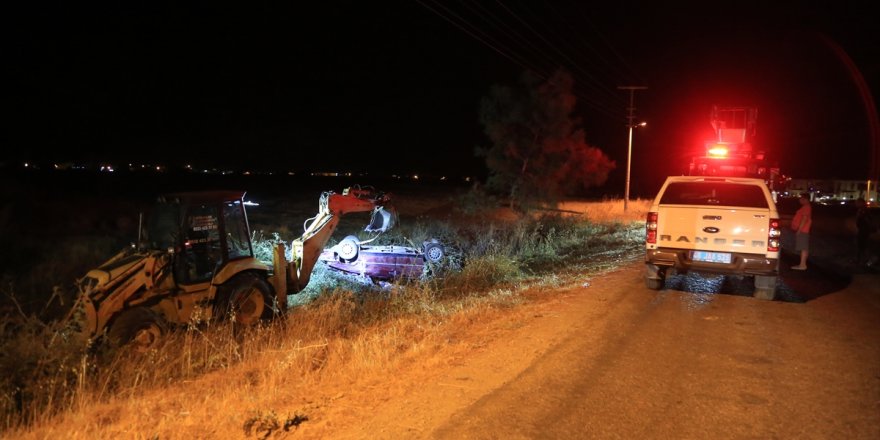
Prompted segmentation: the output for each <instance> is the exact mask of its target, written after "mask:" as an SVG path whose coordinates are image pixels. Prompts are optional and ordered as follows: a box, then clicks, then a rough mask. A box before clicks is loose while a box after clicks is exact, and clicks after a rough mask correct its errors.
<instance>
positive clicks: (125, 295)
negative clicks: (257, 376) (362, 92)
mask: <svg viewBox="0 0 880 440" xmlns="http://www.w3.org/2000/svg"><path fill="white" fill-rule="evenodd" d="M244 196H245V192H243V191H212V192H194V193H180V194H171V195H167V196H163V197H161V198H160V200H159V203H158V204H157V205H156V207H155V210H154V212H153V215H152V216H151V218H150V219H149V221H148V222H147V223H148V224H147V226H146V227H143V228H141V230H142V231H143V236H142V237H140V238H139V240H138V242H139V243H138V244H137V245H135V246H132V247H129V248H126V249H124V250H122V251H121V252H119V253H118V254H117V255H115V256H113V257H112V258H111V259H110V260H108V261H107V262H105V263H104V264H102V265H101V266H100V267H98V268H96V269H93V270H90V271H89V272H88V273H87V274H86V276H84V277H83V278H82V279H81V280H79V281H78V283H77V286H78V288H79V296H78V300H77V304H76V306H75V307H74V308H73V310H72V311H71V313H70V315H69V318H70V319H71V320H73V322H77V323H79V324H80V326H81V328H80V329H79V330H80V331H81V332H83V333H84V335H85V336H86V337H87V338H88V340H89V341H90V342H91V343H95V342H97V341H106V342H107V343H109V344H110V345H114V346H121V345H126V344H132V345H133V346H134V348H135V349H137V350H139V351H145V350H148V349H149V348H151V347H154V346H155V344H156V343H157V342H158V341H159V340H160V338H161V337H162V336H163V335H164V334H165V333H166V332H167V331H168V330H169V329H170V328H171V327H172V326H174V325H186V324H191V323H199V322H206V321H209V320H224V319H230V320H233V322H234V323H235V324H236V325H244V326H247V325H253V324H256V323H258V322H260V321H262V320H267V319H271V318H273V317H275V316H277V315H279V314H281V313H283V312H284V311H285V310H286V309H287V296H288V295H292V294H295V293H298V292H300V291H301V290H302V289H304V288H305V287H306V285H308V283H309V278H310V276H311V273H312V269H313V268H314V266H315V263H316V262H317V260H318V258H319V256H320V255H321V252H322V251H323V250H324V246H325V245H326V244H327V242H328V240H329V239H330V236H331V235H332V234H333V231H334V229H335V228H336V226H337V224H338V222H339V219H340V216H342V215H345V214H348V213H354V212H372V217H371V220H370V223H369V224H368V226H367V227H366V229H365V230H366V231H370V232H384V231H386V230H388V229H390V228H392V227H393V226H394V223H395V222H396V213H395V211H394V209H393V207H391V205H390V196H389V195H388V194H385V193H381V192H377V191H375V190H372V189H364V188H361V187H351V188H346V189H345V190H344V191H343V192H342V193H335V192H332V191H327V192H324V193H322V194H321V196H320V198H319V203H318V213H317V215H316V216H315V217H312V218H310V219H309V220H307V221H306V222H305V224H304V229H305V231H304V232H303V234H302V236H301V237H299V238H297V239H295V240H293V241H292V243H290V248H289V249H288V247H287V246H286V245H285V244H284V243H279V244H277V245H276V247H275V249H274V256H273V261H272V265H271V266H269V265H268V264H264V263H263V262H261V261H259V260H257V259H256V258H255V257H254V250H253V246H252V243H251V231H250V227H249V225H248V219H247V214H246V211H245V205H246V203H245V201H244ZM288 255H290V257H288Z"/></svg>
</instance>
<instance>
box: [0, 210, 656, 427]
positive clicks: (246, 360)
mask: <svg viewBox="0 0 880 440" xmlns="http://www.w3.org/2000/svg"><path fill="white" fill-rule="evenodd" d="M648 204H649V202H647V201H631V202H630V206H629V209H628V210H627V211H626V212H625V213H624V211H623V206H622V202H621V201H605V202H570V203H566V204H563V205H561V206H560V209H564V210H566V211H572V212H569V213H568V214H574V215H558V214H553V215H543V216H537V217H535V218H521V219H519V220H518V221H516V222H513V223H505V222H501V221H499V222H497V223H496V222H494V221H486V222H483V223H480V224H465V225H452V224H448V223H435V224H425V223H418V222H416V223H414V224H413V225H411V226H409V227H408V229H402V230H401V231H398V232H397V233H399V234H401V235H399V236H397V237H391V238H390V239H396V240H400V239H409V240H412V241H416V240H420V239H422V238H424V237H428V236H437V235H439V236H441V237H443V238H444V240H445V242H447V243H448V244H451V248H453V249H456V250H457V252H459V258H460V259H461V260H460V263H461V264H460V266H459V267H456V268H455V269H456V270H451V271H448V272H443V271H441V272H439V273H438V276H435V277H433V278H427V279H424V280H421V281H417V282H401V283H398V284H395V285H392V286H390V287H389V288H387V289H380V288H377V287H373V288H367V289H364V288H360V289H359V288H355V287H354V285H351V286H348V285H345V284H342V283H340V282H339V279H338V278H336V279H334V277H333V276H332V274H328V273H323V272H316V274H315V275H316V277H315V280H314V281H315V282H314V284H315V285H316V286H317V287H316V286H310V287H311V288H312V289H314V290H313V291H312V292H311V293H308V294H307V295H310V298H313V299H311V300H307V301H303V302H302V304H303V305H301V306H298V307H295V308H294V309H293V310H292V311H291V313H289V314H288V315H287V316H286V317H285V318H284V319H281V320H278V321H276V322H274V323H272V324H271V325H269V326H268V327H266V328H255V329H251V330H249V331H246V332H243V333H239V334H236V333H234V332H233V331H232V329H231V328H229V327H228V326H226V325H223V324H219V325H213V326H191V327H190V328H189V329H187V330H186V331H180V332H175V333H173V334H172V336H170V337H169V338H167V340H166V341H164V344H163V345H162V346H161V347H159V348H158V349H157V350H155V351H153V352H150V353H147V354H144V355H135V354H133V353H116V354H112V353H105V355H104V356H95V355H94V354H92V353H83V352H77V351H75V350H73V349H71V347H70V346H69V341H65V340H64V339H63V338H59V337H58V336H57V334H55V333H52V332H51V331H50V329H49V328H48V327H40V326H39V325H37V326H35V327H34V330H31V331H30V333H28V332H24V333H22V332H21V328H19V329H18V330H17V333H15V334H16V335H18V337H5V338H4V340H3V342H4V346H3V347H2V348H3V350H4V353H16V355H18V354H25V353H24V352H27V354H26V356H25V357H26V360H27V362H26V363H24V364H22V365H23V366H24V367H20V368H25V367H26V368H27V369H28V370H27V371H26V372H23V371H21V369H19V372H18V373H17V375H14V376H12V379H13V380H12V381H8V380H7V382H6V383H4V384H3V387H4V388H3V392H4V395H3V399H4V400H3V406H2V408H3V410H4V423H3V425H4V426H3V429H4V430H5V435H8V436H12V437H16V438H55V437H63V438H71V439H76V438H117V437H123V438H241V437H260V438H267V437H269V436H279V435H286V434H289V433H292V432H293V431H295V430H296V429H297V426H298V425H299V424H300V423H310V424H317V423H325V421H317V420H311V421H307V420H306V419H308V418H309V414H315V413H317V412H320V411H319V410H320V408H322V407H326V406H328V405H332V402H333V401H334V400H335V399H339V398H340V396H338V395H336V394H334V395H327V394H326V393H325V392H324V390H325V389H334V390H335V389H339V386H340V384H343V386H346V384H347V386H349V387H356V388H362V387H365V386H367V387H368V386H370V385H369V384H370V383H375V382H376V381H381V380H382V378H383V377H384V376H385V375H387V374H392V373H393V372H394V371H399V370H400V369H403V368H411V367H413V365H412V364H413V363H414V362H416V361H418V362H419V366H420V367H423V368H430V367H431V366H432V365H433V364H441V363H445V362H448V359H450V350H468V349H470V347H466V346H455V345H450V344H449V341H453V340H455V339H456V337H455V335H456V333H457V332H459V331H461V330H462V329H464V328H466V327H468V326H471V325H474V323H484V322H487V321H491V320H493V319H496V318H497V317H498V316H499V313H500V312H499V311H500V310H504V309H507V308H509V307H511V306H514V305H516V304H519V303H522V302H523V301H528V299H527V297H526V296H524V295H522V292H523V291H524V290H525V289H526V288H528V287H529V286H535V285H540V286H544V287H556V286H564V285H567V284H569V283H571V282H573V280H574V279H575V277H579V278H582V277H583V276H584V275H586V274H589V273H590V272H594V271H603V270H607V269H609V268H611V267H613V266H614V265H615V264H619V263H620V262H621V261H623V260H627V259H631V258H632V257H633V255H635V254H636V253H637V251H638V249H640V246H641V240H642V237H641V235H640V232H641V229H640V228H641V226H640V223H639V222H642V221H643V220H644V216H645V212H646V211H647V206H648ZM340 286H347V287H346V288H340ZM4 333H5V332H4ZM10 335H12V333H9V334H6V335H4V336H10ZM22 335H24V336H26V337H27V338H32V340H31V343H30V345H27V341H28V340H29V339H22V338H21V336H22ZM23 343H24V344H25V345H24V346H23V345H21V344H23ZM25 346H27V347H30V348H29V349H28V350H25V349H24V347H25ZM17 352H18V353H17ZM14 358H15V355H6V358H5V360H6V361H10V362H8V365H4V367H8V366H10V365H13V364H14V362H12V361H14V360H15V359H14ZM331 385H332V386H331Z"/></svg>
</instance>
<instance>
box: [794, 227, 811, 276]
mask: <svg viewBox="0 0 880 440" xmlns="http://www.w3.org/2000/svg"><path fill="white" fill-rule="evenodd" d="M809 238H810V236H809V235H807V234H802V233H798V234H796V236H795V247H794V250H795V251H800V253H801V261H800V264H798V265H797V266H792V267H791V268H792V269H795V270H806V269H807V257H808V256H809Z"/></svg>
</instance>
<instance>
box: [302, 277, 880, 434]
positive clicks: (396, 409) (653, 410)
mask: <svg viewBox="0 0 880 440" xmlns="http://www.w3.org/2000/svg"><path fill="white" fill-rule="evenodd" d="M641 271H642V264H641V263H634V264H631V265H628V266H626V267H625V268H623V269H621V270H618V271H616V272H612V273H610V274H607V275H603V276H601V277H596V278H594V279H591V280H585V283H584V286H583V287H579V288H576V289H572V290H569V291H565V292H553V294H552V295H546V296H545V295H544V294H545V293H547V292H543V293H542V292H535V293H534V295H533V296H534V297H535V298H537V300H536V301H535V302H534V303H532V304H529V305H527V306H525V307H521V308H517V310H514V311H511V312H510V314H509V315H508V316H506V317H504V318H502V319H499V320H496V321H493V322H490V323H486V324H485V327H484V328H482V330H481V331H480V332H478V333H474V332H473V331H472V332H470V333H468V334H460V335H457V337H458V338H461V339H469V340H470V341H471V342H472V343H473V345H472V347H476V349H475V350H473V351H472V352H471V353H467V354H461V355H460V356H456V357H454V358H453V359H449V361H448V363H446V364H444V365H440V366H434V365H432V366H431V367H430V368H428V367H427V366H426V368H425V369H418V368H417V369H414V370H413V371H410V372H408V373H407V374H397V375H394V376H391V377H389V378H388V381H387V382H384V383H379V384H375V386H374V387H373V389H371V390H370V391H369V393H370V396H371V397H370V398H360V399H359V398H358V395H361V396H362V394H361V393H357V392H355V393H352V394H350V395H348V396H346V397H347V398H344V399H340V401H339V402H337V404H336V405H334V407H335V408H333V410H331V411H329V412H328V413H327V414H325V415H324V417H322V418H324V419H325V420H333V419H335V420H334V422H329V423H318V424H317V425H313V426H311V427H306V426H304V427H303V428H305V429H304V430H301V431H300V432H299V433H298V434H299V435H298V436H299V437H300V438H303V436H304V437H310V436H311V435H315V436H316V437H322V436H326V435H332V437H333V438H387V439H401V438H455V439H458V438H498V439H516V438H530V439H531V438H676V439H683V438H695V439H696V438H715V439H718V438H800V439H804V438H815V439H826V438H827V439H832V438H835V439H837V438H846V439H861V438H864V439H875V438H880V286H878V283H877V281H878V277H877V276H876V275H857V276H856V277H854V278H853V280H852V282H851V283H850V284H849V285H847V286H846V287H845V288H843V289H841V290H838V291H835V292H830V293H828V294H824V295H822V296H820V297H817V298H815V299H811V300H809V301H806V302H786V301H773V302H766V301H758V300H755V299H752V298H750V297H746V296H738V295H728V294H703V293H694V292H684V291H679V290H674V289H666V290H663V291H660V292H654V291H650V290H647V289H646V288H645V287H644V286H643V282H642V278H641V273H642V272H641ZM476 328H480V326H476ZM474 341H476V342H474ZM451 343H457V342H456V341H451ZM367 402H370V406H371V408H369V409H368V408H364V407H363V406H361V405H363V404H365V403H367ZM377 402H378V403H377ZM328 409H329V408H328ZM316 421H318V420H316ZM355 421H356V422H355Z"/></svg>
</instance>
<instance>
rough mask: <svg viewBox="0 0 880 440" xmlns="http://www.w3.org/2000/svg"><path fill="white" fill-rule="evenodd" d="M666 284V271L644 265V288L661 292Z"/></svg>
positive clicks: (650, 265)
mask: <svg viewBox="0 0 880 440" xmlns="http://www.w3.org/2000/svg"><path fill="white" fill-rule="evenodd" d="M665 283H666V269H665V268H660V267H658V266H656V265H653V264H646V265H645V287H647V288H649V289H651V290H661V289H663V285H664V284H665Z"/></svg>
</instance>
